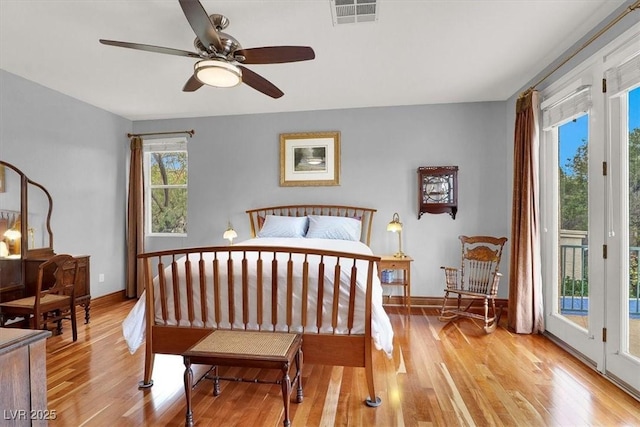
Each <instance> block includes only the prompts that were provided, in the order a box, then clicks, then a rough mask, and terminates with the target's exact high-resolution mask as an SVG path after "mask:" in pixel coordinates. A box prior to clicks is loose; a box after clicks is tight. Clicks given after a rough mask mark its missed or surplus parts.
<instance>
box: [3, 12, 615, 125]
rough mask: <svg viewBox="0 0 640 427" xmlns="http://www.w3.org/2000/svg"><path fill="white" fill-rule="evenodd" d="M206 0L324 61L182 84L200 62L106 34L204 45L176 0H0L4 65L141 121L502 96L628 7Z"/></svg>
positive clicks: (235, 31) (238, 22)
mask: <svg viewBox="0 0 640 427" xmlns="http://www.w3.org/2000/svg"><path fill="white" fill-rule="evenodd" d="M201 2H202V5H203V6H204V8H205V9H206V11H207V12H208V13H209V14H213V13H220V14H223V15H225V16H227V17H228V18H229V20H230V22H231V23H230V25H229V27H228V28H227V29H226V30H225V32H227V33H229V34H231V35H233V36H234V37H235V38H236V39H238V41H239V42H240V43H241V44H242V47H244V48H251V47H260V46H278V45H301V46H311V47H312V48H313V49H314V50H315V53H316V59H315V60H313V61H306V62H298V63H290V64H272V65H253V66H247V67H248V68H251V69H252V70H253V71H255V72H257V73H259V74H260V75H262V76H263V77H265V78H267V79H268V80H269V81H271V82H272V83H273V84H275V85H276V86H278V87H279V88H280V89H281V90H282V91H283V92H284V96H283V97H282V98H280V99H272V98H270V97H268V96H265V95H263V94H261V93H260V92H257V91H255V90H254V89H252V88H250V87H249V86H247V85H240V86H238V87H235V88H231V89H217V88H212V87H202V88H201V89H200V90H198V91H196V92H193V93H184V92H182V86H183V85H184V83H185V82H186V81H187V79H188V78H189V77H190V76H191V74H192V72H193V64H194V63H195V62H196V60H195V59H192V58H186V57H178V56H172V55H163V54H157V53H149V52H143V51H136V50H132V49H124V48H119V47H113V46H105V45H102V44H100V43H99V42H98V39H100V38H104V39H111V40H119V41H128V42H136V43H143V44H150V45H156V46H164V47H171V48H175V49H182V50H188V51H194V48H193V40H194V38H195V34H194V33H193V30H192V29H191V27H190V26H189V24H188V22H187V20H186V18H185V16H184V14H183V12H182V9H181V8H180V5H179V4H178V1H177V0H109V1H107V0H0V68H2V69H4V70H6V71H8V72H10V73H13V74H16V75H19V76H21V77H24V78H26V79H28V80H31V81H34V82H37V83H39V84H41V85H43V86H46V87H49V88H51V89H53V90H56V91H58V92H62V93H64V94H67V95H69V96H71V97H73V98H76V99H79V100H81V101H84V102H87V103H89V104H92V105H95V106H96V107H99V108H102V109H104V110H107V111H111V112H113V113H115V114H118V115H120V116H123V117H125V118H128V119H131V120H144V119H160V118H180V117H197V116H217V115H231V114H249V113H268V112H283V111H306V110H323V109H334V108H354V107H371V106H390V105H415V104H435V103H457V102H475V101H502V100H505V99H507V98H509V97H510V96H511V95H513V94H514V93H515V92H516V91H518V90H519V89H520V88H521V87H522V86H524V85H525V84H527V83H528V82H529V81H530V80H531V79H532V78H534V77H535V76H536V75H537V74H538V73H539V72H540V71H541V70H542V69H544V68H545V67H546V66H547V65H549V63H551V62H552V61H553V60H554V59H556V58H557V57H558V56H560V55H561V54H562V53H563V52H564V51H565V50H566V49H568V48H569V47H571V46H572V45H573V44H574V43H575V42H576V41H578V40H579V39H580V38H581V37H583V36H584V35H585V34H586V33H587V32H588V31H589V30H590V29H592V28H593V27H595V26H596V25H597V24H598V23H599V22H601V21H602V20H603V19H605V18H606V17H607V16H608V15H609V14H610V13H612V12H613V11H614V10H615V9H617V8H618V7H619V6H620V5H621V4H623V3H624V1H623V0H466V1H465V0H441V1H436V0H379V4H378V8H379V12H378V20H377V22H372V23H361V24H346V25H337V26H334V25H333V20H332V13H331V3H330V0H284V1H283V0H262V1H260V0H235V1H218V0H201ZM0 90H1V88H0ZM0 94H1V93H0Z"/></svg>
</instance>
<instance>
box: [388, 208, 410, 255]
mask: <svg viewBox="0 0 640 427" xmlns="http://www.w3.org/2000/svg"><path fill="white" fill-rule="evenodd" d="M387 231H391V232H392V233H398V252H396V253H395V254H393V256H394V257H396V258H404V257H405V256H406V255H405V254H404V252H402V223H401V222H400V216H399V215H398V213H397V212H396V213H394V214H393V219H392V220H391V222H390V223H389V224H387Z"/></svg>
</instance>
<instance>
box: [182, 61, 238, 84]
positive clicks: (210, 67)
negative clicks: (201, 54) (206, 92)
mask: <svg viewBox="0 0 640 427" xmlns="http://www.w3.org/2000/svg"><path fill="white" fill-rule="evenodd" d="M194 75H195V76H196V79H198V80H199V81H200V82H201V83H203V84H206V85H209V86H215V87H232V86H236V85H238V84H240V82H242V71H241V70H240V68H238V67H237V66H235V65H233V64H229V63H228V62H225V61H223V60H220V59H203V60H202V61H198V62H197V63H196V65H195V66H194Z"/></svg>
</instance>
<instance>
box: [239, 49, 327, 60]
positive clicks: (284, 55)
mask: <svg viewBox="0 0 640 427" xmlns="http://www.w3.org/2000/svg"><path fill="white" fill-rule="evenodd" d="M235 54H236V55H242V56H244V57H245V60H244V61H242V63H243V64H282V63H284V62H298V61H308V60H310V59H314V58H315V57H316V54H315V52H314V51H313V49H312V48H310V47H307V46H268V47H254V48H250V49H239V50H236V52H235Z"/></svg>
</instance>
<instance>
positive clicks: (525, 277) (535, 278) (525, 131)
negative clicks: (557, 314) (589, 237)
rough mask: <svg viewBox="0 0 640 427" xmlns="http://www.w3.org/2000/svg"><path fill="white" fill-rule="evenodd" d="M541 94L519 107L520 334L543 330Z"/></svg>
mask: <svg viewBox="0 0 640 427" xmlns="http://www.w3.org/2000/svg"><path fill="white" fill-rule="evenodd" d="M538 117H539V106H538V92H536V91H534V90H530V91H527V92H526V93H525V94H523V95H522V96H521V97H520V98H519V99H518V102H517V104H516V127H515V137H514V153H513V205H512V211H511V263H510V269H509V323H508V324H509V328H510V329H511V330H513V331H515V332H516V333H519V334H531V333H541V332H543V331H544V312H543V307H542V301H543V299H542V273H541V265H540V234H539V233H540V217H539V209H538V203H539V200H538V199H539V197H540V194H539V191H538V150H539V146H540V142H539V135H538Z"/></svg>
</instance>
